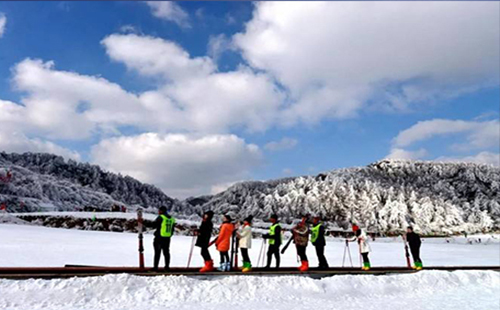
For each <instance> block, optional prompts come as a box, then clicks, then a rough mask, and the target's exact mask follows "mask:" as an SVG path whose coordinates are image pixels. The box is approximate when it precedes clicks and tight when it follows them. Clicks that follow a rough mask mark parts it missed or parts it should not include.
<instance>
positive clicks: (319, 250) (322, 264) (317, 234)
mask: <svg viewBox="0 0 500 310" xmlns="http://www.w3.org/2000/svg"><path fill="white" fill-rule="evenodd" d="M320 220H321V218H320V217H319V216H315V217H314V218H313V226H312V228H311V243H312V244H313V245H314V247H315V248H316V254H317V255H318V261H319V266H318V268H319V269H328V267H329V266H328V262H327V260H326V257H325V245H326V241H325V227H324V226H323V223H321V221H320Z"/></svg>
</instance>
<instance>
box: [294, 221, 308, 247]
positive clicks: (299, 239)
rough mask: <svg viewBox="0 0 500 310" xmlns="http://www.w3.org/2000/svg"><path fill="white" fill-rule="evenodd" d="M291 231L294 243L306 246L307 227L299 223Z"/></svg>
mask: <svg viewBox="0 0 500 310" xmlns="http://www.w3.org/2000/svg"><path fill="white" fill-rule="evenodd" d="M292 232H293V241H294V243H295V245H298V246H307V243H308V242H309V227H308V226H307V225H305V224H304V225H302V224H299V225H297V226H295V227H294V228H293V229H292Z"/></svg>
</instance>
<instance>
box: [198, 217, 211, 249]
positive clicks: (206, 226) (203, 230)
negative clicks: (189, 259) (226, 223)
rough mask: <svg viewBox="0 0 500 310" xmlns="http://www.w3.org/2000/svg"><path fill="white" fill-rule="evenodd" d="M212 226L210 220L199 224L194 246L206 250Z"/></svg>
mask: <svg viewBox="0 0 500 310" xmlns="http://www.w3.org/2000/svg"><path fill="white" fill-rule="evenodd" d="M213 229H214V224H213V223H212V221H211V220H206V221H203V222H201V225H200V229H199V230H198V238H197V239H196V246H197V247H200V248H208V244H209V243H210V238H212V230H213Z"/></svg>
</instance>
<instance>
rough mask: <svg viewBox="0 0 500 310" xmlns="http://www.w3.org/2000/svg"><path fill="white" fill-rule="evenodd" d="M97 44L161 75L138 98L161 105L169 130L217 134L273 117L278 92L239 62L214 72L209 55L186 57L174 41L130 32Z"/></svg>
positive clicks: (259, 125) (265, 124)
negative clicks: (156, 83) (157, 83)
mask: <svg viewBox="0 0 500 310" xmlns="http://www.w3.org/2000/svg"><path fill="white" fill-rule="evenodd" d="M102 44H103V45H104V47H105V48H106V52H107V53H108V55H109V57H110V58H111V59H113V60H115V61H119V62H122V63H124V64H125V65H126V66H127V68H129V69H131V70H134V71H137V72H138V73H139V74H141V75H144V76H150V77H157V78H159V79H161V81H162V82H161V83H162V84H161V85H160V87H159V88H158V89H157V90H155V91H150V92H147V93H145V94H143V96H141V100H143V102H146V101H147V103H145V104H146V105H147V106H154V105H157V108H158V109H161V110H163V111H161V112H160V113H159V115H162V116H163V117H164V119H162V120H161V121H160V123H162V124H167V125H166V126H168V128H169V129H170V130H188V131H195V132H209V133H220V132H227V131H228V130H229V129H231V128H245V129H247V130H249V131H263V130H266V129H267V128H269V127H270V126H272V125H273V124H274V123H275V121H276V118H277V114H278V112H279V109H280V105H281V104H282V102H283V99H284V97H283V94H282V93H281V92H280V91H279V90H278V87H277V86H276V85H275V84H274V83H273V81H272V79H271V78H270V77H269V76H268V75H266V74H263V73H256V72H254V71H253V70H251V69H250V68H248V67H245V66H240V67H239V68H238V69H236V70H234V71H230V72H218V71H217V66H216V64H215V63H214V61H213V60H212V59H211V58H210V57H191V56H190V55H189V53H187V52H186V51H185V50H184V49H182V48H181V47H180V46H178V45H177V44H175V43H173V42H171V41H167V40H163V39H160V38H153V37H149V36H138V35H134V34H129V35H118V34H114V35H111V36H108V37H106V38H105V39H104V40H103V41H102Z"/></svg>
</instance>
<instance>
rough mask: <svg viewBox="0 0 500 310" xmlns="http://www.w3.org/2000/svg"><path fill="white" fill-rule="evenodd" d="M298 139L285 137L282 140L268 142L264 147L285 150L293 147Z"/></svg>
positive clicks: (272, 149)
mask: <svg viewBox="0 0 500 310" xmlns="http://www.w3.org/2000/svg"><path fill="white" fill-rule="evenodd" d="M297 143H298V141H297V140H296V139H293V138H288V137H284V138H283V139H281V140H280V141H271V142H269V143H267V144H266V145H265V146H264V148H265V149H266V150H269V151H283V150H289V149H293V148H294V147H295V146H296V145H297Z"/></svg>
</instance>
